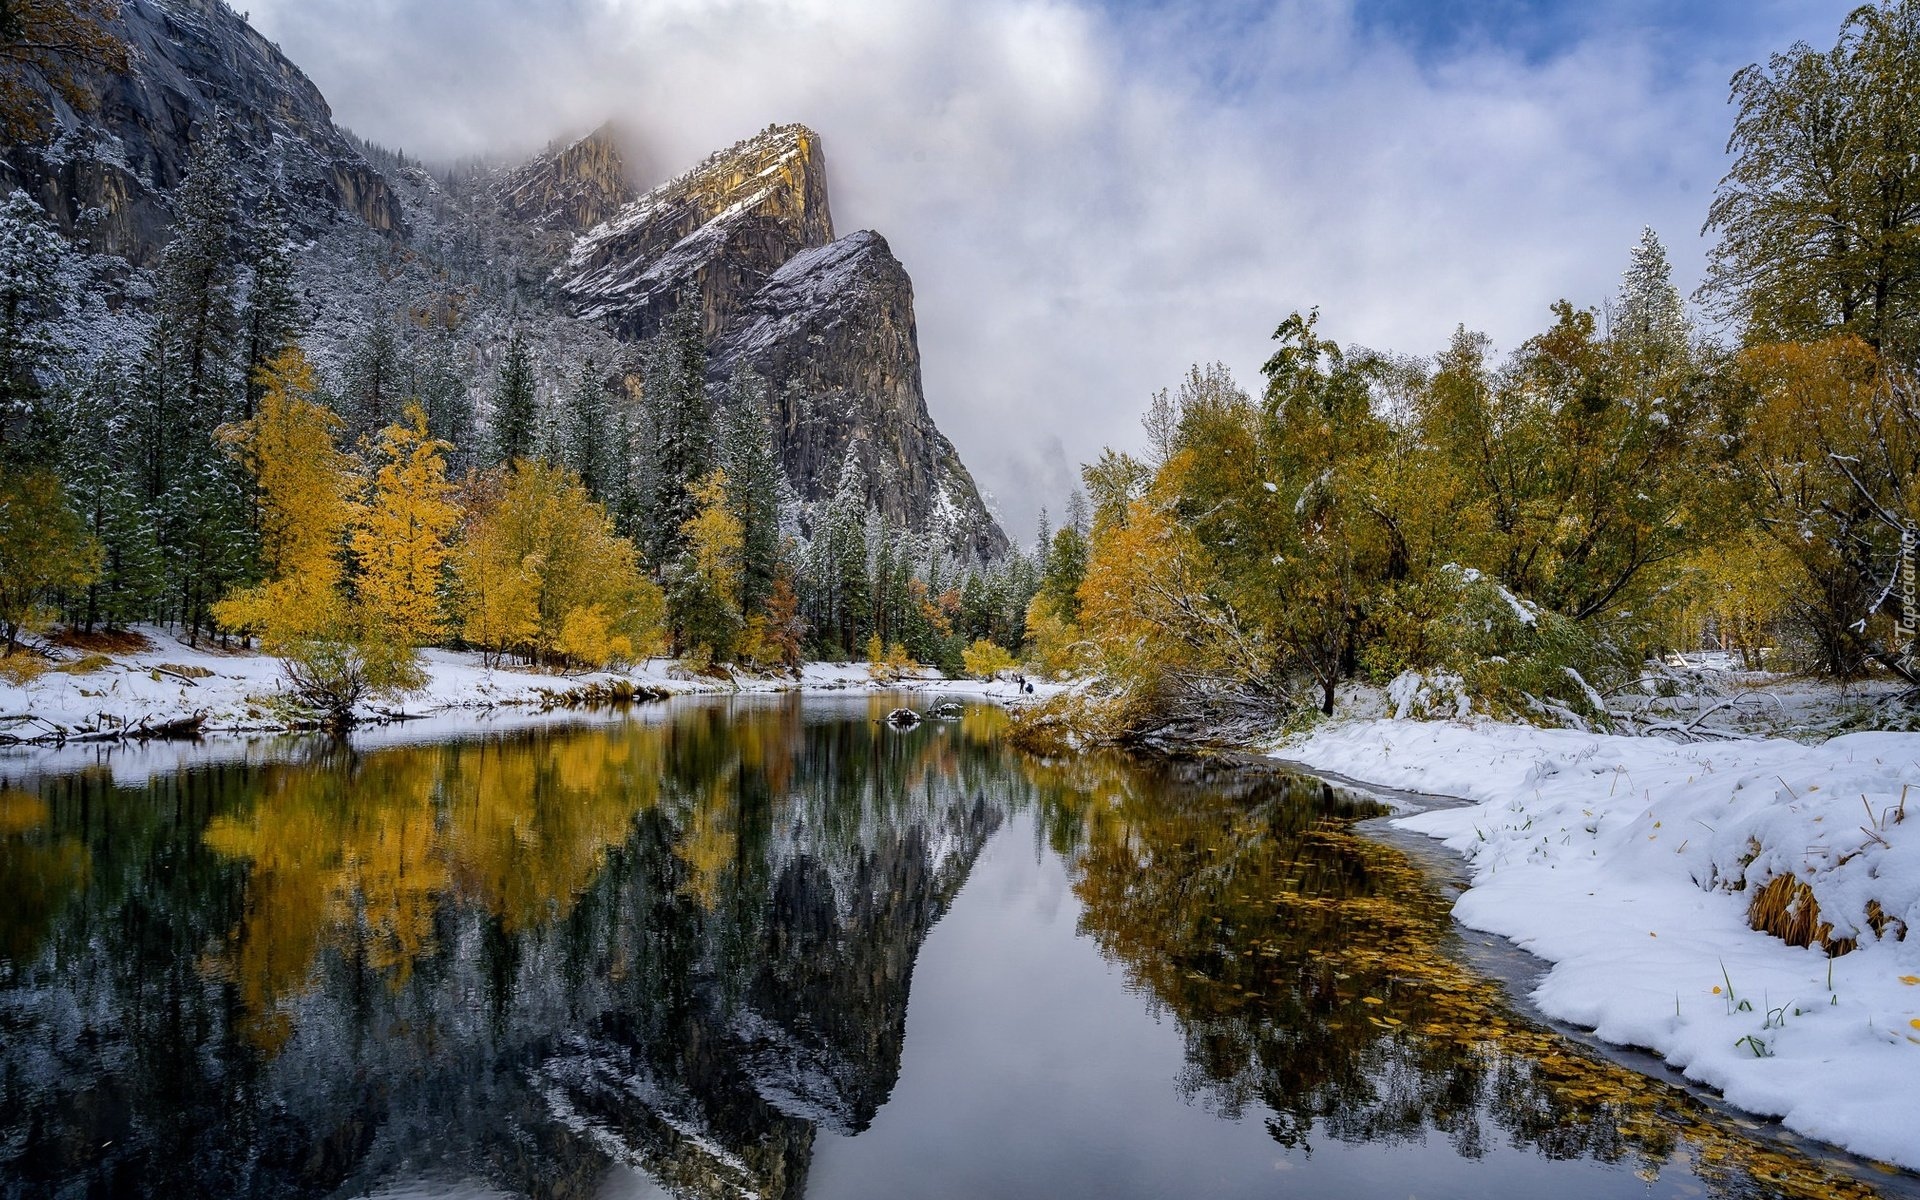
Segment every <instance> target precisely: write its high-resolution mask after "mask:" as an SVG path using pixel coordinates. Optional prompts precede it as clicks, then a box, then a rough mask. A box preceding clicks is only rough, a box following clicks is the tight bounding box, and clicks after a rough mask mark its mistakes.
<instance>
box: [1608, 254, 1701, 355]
mask: <svg viewBox="0 0 1920 1200" xmlns="http://www.w3.org/2000/svg"><path fill="white" fill-rule="evenodd" d="M1617 308H1618V311H1617V312H1616V314H1615V318H1614V319H1615V326H1614V331H1613V335H1614V338H1615V339H1616V340H1617V341H1618V342H1619V343H1621V345H1623V346H1624V347H1626V349H1627V350H1628V351H1629V352H1630V353H1632V354H1635V355H1638V356H1639V357H1640V358H1641V359H1642V360H1643V361H1645V362H1647V363H1648V364H1649V365H1651V366H1654V367H1658V366H1661V365H1666V364H1670V363H1673V362H1677V361H1678V360H1679V359H1680V358H1681V357H1682V356H1683V355H1685V353H1686V351H1687V342H1688V340H1689V338H1690V337H1691V335H1692V328H1691V326H1690V324H1689V323H1688V321H1687V313H1686V309H1685V308H1684V307H1683V306H1682V305H1681V302H1680V292H1679V290H1678V289H1676V288H1675V287H1674V286H1673V267H1672V266H1671V265H1670V264H1669V263H1668V262H1667V250H1666V247H1665V246H1662V245H1661V244H1660V237H1659V235H1658V234H1656V233H1654V231H1653V229H1652V227H1650V226H1649V227H1647V228H1645V229H1642V230H1641V231H1640V240H1639V241H1638V242H1636V243H1635V244H1634V247H1633V251H1632V254H1631V256H1630V257H1629V259H1628V261H1627V269H1626V273H1625V274H1624V275H1623V276H1622V277H1621V280H1620V297H1619V301H1618V305H1617Z"/></svg>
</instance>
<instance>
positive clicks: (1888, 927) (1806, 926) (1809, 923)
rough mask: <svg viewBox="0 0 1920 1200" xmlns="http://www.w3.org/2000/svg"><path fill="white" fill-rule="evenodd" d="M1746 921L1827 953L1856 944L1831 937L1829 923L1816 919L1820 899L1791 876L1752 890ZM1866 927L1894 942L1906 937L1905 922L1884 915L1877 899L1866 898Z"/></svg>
mask: <svg viewBox="0 0 1920 1200" xmlns="http://www.w3.org/2000/svg"><path fill="white" fill-rule="evenodd" d="M1747 924H1748V925H1750V926H1751V927H1753V928H1754V929H1758V930H1759V931H1760V932H1762V933H1770V934H1772V935H1773V936H1774V937H1777V938H1779V939H1780V940H1781V941H1783V942H1785V943H1786V944H1787V945H1789V946H1811V945H1813V944H1814V943H1816V942H1818V943H1819V944H1820V948H1821V949H1823V950H1825V951H1826V952H1827V953H1828V954H1830V955H1836V956H1837V955H1841V954H1846V953H1849V952H1851V951H1852V950H1853V949H1854V948H1855V946H1856V943H1855V941H1854V939H1852V938H1836V937H1834V936H1833V923H1832V922H1831V921H1823V920H1821V919H1820V902H1819V901H1818V900H1816V899H1814V895H1813V889H1812V888H1811V887H1808V886H1807V885H1806V884H1805V883H1803V882H1801V880H1800V879H1799V878H1798V877H1797V876H1794V875H1776V876H1774V877H1773V878H1772V879H1769V880H1768V881H1767V883H1766V886H1765V887H1763V888H1761V889H1760V890H1759V891H1758V892H1755V893H1754V896H1753V903H1751V904H1749V905H1748V906H1747ZM1867 927H1868V928H1869V929H1871V930H1873V935H1874V936H1875V937H1877V938H1885V937H1887V936H1888V934H1889V933H1891V934H1892V936H1893V940H1894V941H1896V942H1903V941H1905V940H1906V938H1907V926H1906V922H1904V921H1902V920H1900V919H1899V918H1898V917H1890V916H1888V915H1887V914H1886V912H1885V910H1883V909H1882V908H1881V907H1880V902H1879V901H1878V900H1869V901H1867Z"/></svg>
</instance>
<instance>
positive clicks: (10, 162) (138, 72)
mask: <svg viewBox="0 0 1920 1200" xmlns="http://www.w3.org/2000/svg"><path fill="white" fill-rule="evenodd" d="M110 28H111V29H112V32H113V33H115V34H116V35H117V36H119V37H120V38H121V39H122V40H123V41H125V42H126V44H127V47H128V51H129V59H130V60H131V64H132V69H131V70H129V71H127V72H126V73H125V74H117V73H116V74H109V73H104V72H99V71H91V72H90V71H86V70H81V71H80V72H78V77H77V79H76V82H77V83H78V84H79V85H80V87H81V89H82V91H83V92H84V93H85V94H86V95H87V97H88V99H89V101H90V104H89V108H90V110H91V111H76V110H75V109H74V108H72V107H70V106H69V105H67V104H66V103H65V102H64V101H63V100H61V99H60V98H59V97H58V96H57V94H55V93H54V91H53V90H52V89H51V88H50V87H45V86H44V84H43V85H42V90H41V94H42V97H43V99H44V100H46V102H47V103H48V104H49V105H50V107H51V108H52V109H53V112H54V116H55V121H56V124H57V126H58V135H59V136H57V137H56V138H55V139H54V140H53V141H52V142H51V144H49V145H47V146H44V147H32V146H9V147H7V148H6V153H5V157H4V164H3V165H0V183H5V184H8V185H11V186H15V187H21V188H24V189H25V190H26V191H27V192H28V194H29V195H32V196H33V197H34V199H36V200H38V201H39V202H40V206H41V207H42V208H44V209H46V210H47V212H48V213H49V214H50V215H51V216H52V217H53V219H54V221H55V222H56V223H57V224H58V225H59V226H60V228H61V230H62V232H64V233H65V234H67V235H68V237H70V238H76V239H84V240H85V241H86V242H87V243H88V244H89V245H90V247H91V248H92V249H94V250H95V251H98V252H100V253H103V254H107V255H112V256H115V257H118V258H122V259H125V260H126V261H127V262H129V263H131V264H133V265H136V266H139V265H144V264H147V263H150V262H151V261H152V260H153V256H154V254H155V252H156V251H157V250H158V249H159V247H160V246H161V244H162V243H164V242H165V240H166V233H167V228H168V225H169V223H170V222H171V220H172V210H171V207H170V205H169V203H168V200H167V194H168V193H169V192H170V191H171V190H172V189H173V187H174V185H176V184H178V183H179V182H180V180H181V178H182V177H183V176H184V175H185V174H186V171H187V163H188V159H189V155H190V147H191V144H192V141H193V140H194V139H195V138H197V137H199V136H201V135H202V134H203V133H205V132H206V131H208V130H210V129H212V128H214V127H215V125H216V123H222V124H224V127H225V129H226V132H227V137H228V142H229V146H230V148H231V149H233V150H234V151H235V156H236V158H237V159H238V160H239V162H238V165H239V166H240V167H241V168H242V172H243V176H244V177H245V178H246V179H247V181H248V182H249V183H251V184H252V185H253V188H254V190H256V191H257V190H259V189H261V188H263V187H264V186H265V184H266V181H268V180H274V181H276V182H277V184H278V186H279V187H280V188H281V189H282V190H283V192H284V193H285V194H286V196H287V198H288V199H289V200H290V201H291V202H292V207H293V209H294V212H295V214H296V216H297V217H298V218H300V219H301V224H302V226H303V228H304V229H305V231H307V232H320V231H322V230H323V229H324V228H325V227H327V226H329V225H333V224H336V223H341V222H349V223H352V224H356V225H358V226H360V227H362V228H365V229H368V230H371V231H373V232H375V233H379V234H382V235H386V236H391V237H394V238H398V239H402V240H404V239H405V237H406V235H407V225H406V220H405V217H404V216H403V214H402V212H401V207H400V203H399V201H398V199H397V198H396V197H395V195H394V191H393V188H392V186H391V185H390V184H389V182H388V180H387V179H386V177H385V176H384V175H382V173H381V172H380V171H378V170H376V169H375V168H374V167H373V166H372V164H370V163H369V162H368V161H367V160H366V158H365V157H364V155H363V154H362V153H361V151H360V150H359V149H358V147H357V146H356V145H355V144H354V142H353V141H352V139H351V138H349V137H348V136H347V135H346V134H345V133H344V132H343V131H341V130H340V129H339V128H338V127H336V126H335V125H334V123H333V112H332V110H331V109H330V108H329V107H328V105H327V102H326V99H325V97H323V96H322V95H321V94H320V89H318V88H317V87H315V86H314V85H313V82H312V81H311V80H309V79H308V78H307V77H306V76H305V75H304V74H302V73H301V71H300V69H299V68H298V67H296V66H294V65H293V63H292V61H290V60H289V59H288V58H287V57H286V55H284V54H282V53H281V52H280V50H279V48H278V47H277V46H275V45H274V44H273V43H271V42H269V41H267V39H265V38H263V37H261V36H260V35H259V34H258V33H256V32H255V31H254V30H253V29H252V28H251V27H250V26H248V25H247V23H246V22H245V21H244V20H242V19H241V18H239V17H238V16H237V15H235V14H234V12H233V10H232V9H230V8H228V7H227V6H226V5H225V4H222V3H220V2H219V0H122V2H121V4H120V9H119V13H118V14H117V16H116V17H115V18H114V20H113V21H112V23H111V25H110Z"/></svg>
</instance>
